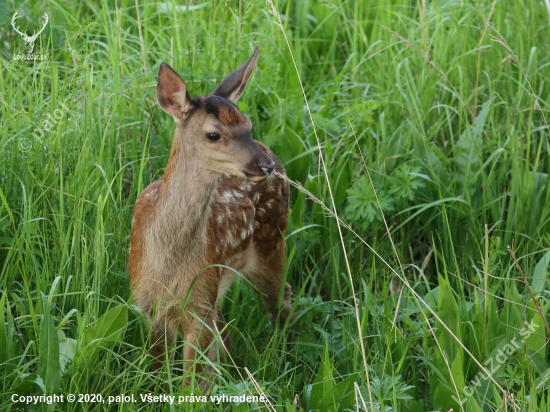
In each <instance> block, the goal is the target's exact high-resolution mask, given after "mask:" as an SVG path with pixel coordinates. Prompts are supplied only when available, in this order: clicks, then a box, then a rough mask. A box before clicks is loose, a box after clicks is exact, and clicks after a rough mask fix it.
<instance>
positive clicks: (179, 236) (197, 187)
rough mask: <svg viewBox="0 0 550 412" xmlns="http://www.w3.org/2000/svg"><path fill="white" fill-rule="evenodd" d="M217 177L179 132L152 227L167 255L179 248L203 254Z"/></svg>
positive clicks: (175, 137)
mask: <svg viewBox="0 0 550 412" xmlns="http://www.w3.org/2000/svg"><path fill="white" fill-rule="evenodd" d="M218 177H219V174H218V173H215V172H212V171H210V170H207V169H205V168H204V167H202V165H201V164H200V161H199V160H198V159H197V156H196V154H195V153H194V149H193V147H192V146H190V145H189V143H187V142H186V140H185V139H184V138H183V136H178V131H176V133H175V136H174V143H173V144H172V151H171V153H170V158H169V160H168V164H167V166H166V170H165V173H164V177H163V183H162V188H161V190H160V198H159V201H158V204H157V207H156V213H155V216H154V218H153V224H152V226H151V229H152V231H153V233H152V235H153V237H154V241H155V242H158V243H157V244H158V245H159V246H160V247H162V248H163V250H164V253H163V254H164V255H165V256H171V255H174V252H177V250H174V249H177V248H181V251H182V253H183V254H185V255H187V256H190V255H191V254H193V255H194V256H196V257H200V256H201V255H203V253H204V251H205V249H206V229H207V225H208V219H209V215H210V213H209V210H210V208H209V204H210V200H211V198H212V193H213V191H214V188H215V187H216V184H217V182H218ZM175 255H177V253H176V254H175Z"/></svg>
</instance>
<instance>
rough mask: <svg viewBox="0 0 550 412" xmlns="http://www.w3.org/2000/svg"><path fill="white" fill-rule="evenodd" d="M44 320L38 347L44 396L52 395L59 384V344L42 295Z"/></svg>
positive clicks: (46, 303) (39, 370) (39, 369)
mask: <svg viewBox="0 0 550 412" xmlns="http://www.w3.org/2000/svg"><path fill="white" fill-rule="evenodd" d="M42 297H43V302H44V318H43V319H42V322H41V323H40V343H39V347H38V375H40V377H41V378H42V379H43V380H44V385H45V387H46V394H47V395H53V394H54V393H56V392H57V390H58V389H59V385H60V384H61V367H60V365H59V342H58V340H57V331H56V329H55V326H54V325H53V320H52V316H51V315H50V307H49V303H48V300H47V299H46V297H45V296H44V295H42Z"/></svg>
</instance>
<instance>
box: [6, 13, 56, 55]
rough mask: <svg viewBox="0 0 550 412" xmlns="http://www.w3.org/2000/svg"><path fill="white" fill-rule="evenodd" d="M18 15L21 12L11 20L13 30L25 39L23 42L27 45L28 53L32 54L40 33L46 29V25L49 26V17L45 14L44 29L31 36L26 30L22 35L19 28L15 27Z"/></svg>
mask: <svg viewBox="0 0 550 412" xmlns="http://www.w3.org/2000/svg"><path fill="white" fill-rule="evenodd" d="M18 14H19V12H18V11H16V12H15V14H14V15H13V18H12V19H11V25H12V27H13V29H14V30H15V31H16V32H17V33H19V34H20V35H21V36H22V37H23V40H24V41H25V43H26V49H27V53H28V54H31V53H32V51H33V49H34V42H35V41H36V39H37V38H38V36H39V35H40V33H42V32H43V31H44V29H45V28H46V24H48V20H49V17H48V15H47V14H46V13H44V24H43V25H42V28H41V29H40V30H39V31H38V32H36V30H34V31H33V32H32V36H29V35H28V34H27V31H26V30H25V31H24V32H23V33H22V32H20V31H19V27H17V26H16V25H15V21H16V20H17V17H18Z"/></svg>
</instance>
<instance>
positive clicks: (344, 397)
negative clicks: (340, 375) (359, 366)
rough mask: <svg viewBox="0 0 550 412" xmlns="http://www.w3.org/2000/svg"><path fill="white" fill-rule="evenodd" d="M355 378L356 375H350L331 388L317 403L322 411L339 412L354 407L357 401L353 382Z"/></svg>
mask: <svg viewBox="0 0 550 412" xmlns="http://www.w3.org/2000/svg"><path fill="white" fill-rule="evenodd" d="M355 379H356V376H355V375H352V376H348V377H347V378H346V379H344V380H343V381H342V382H340V383H339V384H337V385H336V386H333V387H332V388H330V389H329V390H328V392H327V393H325V395H324V396H323V398H322V399H321V400H320V401H319V403H318V404H317V408H318V409H320V410H321V411H334V412H337V411H341V410H344V409H346V408H351V407H353V404H354V401H355V398H354V387H353V382H354V381H355ZM350 395H351V397H350ZM350 401H351V402H350Z"/></svg>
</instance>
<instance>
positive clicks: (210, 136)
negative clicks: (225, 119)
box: [206, 133, 220, 142]
mask: <svg viewBox="0 0 550 412" xmlns="http://www.w3.org/2000/svg"><path fill="white" fill-rule="evenodd" d="M206 138H207V139H208V140H210V141H211V142H217V141H218V140H220V135H219V134H218V133H206Z"/></svg>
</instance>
